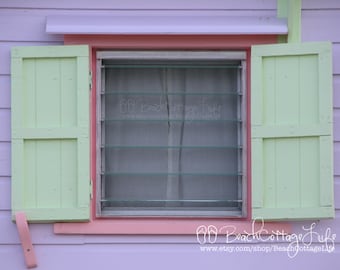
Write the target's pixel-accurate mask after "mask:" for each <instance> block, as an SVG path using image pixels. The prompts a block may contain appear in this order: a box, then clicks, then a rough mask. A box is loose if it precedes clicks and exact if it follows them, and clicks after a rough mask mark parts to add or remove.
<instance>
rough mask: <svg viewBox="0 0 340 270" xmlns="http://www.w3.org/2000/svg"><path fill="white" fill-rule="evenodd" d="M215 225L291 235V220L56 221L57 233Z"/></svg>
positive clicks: (221, 229) (191, 229) (172, 231)
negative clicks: (285, 221)
mask: <svg viewBox="0 0 340 270" xmlns="http://www.w3.org/2000/svg"><path fill="white" fill-rule="evenodd" d="M211 225H212V226H214V228H216V229H217V231H218V233H219V234H222V235H224V234H226V233H228V235H235V234H275V233H280V234H289V233H291V231H292V228H291V224H289V223H281V222H280V223H276V222H268V223H267V222H266V223H264V222H261V221H258V222H257V221H251V220H246V221H242V220H226V219H180V218H152V219H136V218H131V219H126V218H124V219H123V218H116V219H94V220H92V221H90V222H87V223H56V224H54V233H55V234H97V235H100V234H101V235H102V234H125V235H132V234H134V235H195V234H196V231H197V229H198V228H199V227H200V226H206V227H208V226H211Z"/></svg>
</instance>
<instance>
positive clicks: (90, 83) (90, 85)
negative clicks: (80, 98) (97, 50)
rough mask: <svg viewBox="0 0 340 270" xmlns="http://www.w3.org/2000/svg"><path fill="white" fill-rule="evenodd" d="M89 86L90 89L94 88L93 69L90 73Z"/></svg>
mask: <svg viewBox="0 0 340 270" xmlns="http://www.w3.org/2000/svg"><path fill="white" fill-rule="evenodd" d="M89 87H90V91H91V90H92V71H90V73H89Z"/></svg>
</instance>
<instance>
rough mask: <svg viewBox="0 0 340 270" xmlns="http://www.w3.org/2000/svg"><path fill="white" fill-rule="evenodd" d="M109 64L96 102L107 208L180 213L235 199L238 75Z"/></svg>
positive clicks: (230, 70)
mask: <svg viewBox="0 0 340 270" xmlns="http://www.w3.org/2000/svg"><path fill="white" fill-rule="evenodd" d="M109 64H110V63H108V65H107V68H106V69H105V83H104V88H105V89H104V91H105V95H103V99H102V108H103V112H102V115H103V116H102V118H103V120H104V121H103V122H102V123H103V124H102V144H103V145H105V148H103V150H102V151H103V152H102V159H103V171H104V172H105V173H104V177H103V181H102V186H103V199H104V200H106V201H108V202H111V203H109V204H108V205H117V206H131V207H139V206H140V207H144V206H145V207H152V206H154V207H159V208H162V207H163V208H164V207H165V208H166V207H170V208H171V207H182V208H183V207H196V206H197V207H204V206H207V202H209V201H210V202H211V201H215V203H216V201H221V202H222V201H236V200H237V199H239V189H240V186H239V185H240V181H239V176H238V173H239V170H240V167H239V156H240V153H239V151H240V149H238V146H239V144H240V143H239V139H238V136H239V135H240V124H239V123H238V120H239V118H240V114H239V106H240V104H239V101H238V98H239V96H238V95H237V92H238V91H239V89H238V88H239V83H238V81H239V73H238V70H237V69H233V68H209V67H202V68H193V67H186V68H184V67H171V66H168V67H166V66H164V67H162V66H157V67H152V68H151V67H142V66H141V67H138V68H137V67H131V68H126V67H121V68H118V67H115V68H112V67H110V65H109ZM104 115H105V116H104ZM222 204H223V203H222Z"/></svg>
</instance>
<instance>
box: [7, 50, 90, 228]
mask: <svg viewBox="0 0 340 270" xmlns="http://www.w3.org/2000/svg"><path fill="white" fill-rule="evenodd" d="M88 77H89V48H88V46H47V47H15V48H13V49H12V211H13V215H14V214H15V213H16V212H18V211H23V212H25V213H26V216H27V219H28V220H29V221H46V222H48V221H71V220H88V219H89V215H90V196H89V185H90V176H89V167H90V162H89V154H90V153H89V79H88Z"/></svg>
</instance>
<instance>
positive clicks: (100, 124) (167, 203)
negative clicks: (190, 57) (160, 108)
mask: <svg viewBox="0 0 340 270" xmlns="http://www.w3.org/2000/svg"><path fill="white" fill-rule="evenodd" d="M102 60H103V58H100V57H99V59H98V62H97V69H98V71H100V73H99V74H100V75H101V80H98V85H97V89H100V90H99V91H98V94H97V99H98V101H99V103H98V104H99V106H98V108H97V109H98V111H97V112H98V115H99V116H100V117H99V119H98V121H97V135H98V138H100V140H99V141H98V142H97V149H99V151H100V155H97V156H98V160H97V165H98V168H100V171H99V172H98V173H97V177H98V179H101V181H100V183H99V189H98V190H100V191H101V194H100V198H101V199H100V200H99V202H98V204H97V206H98V207H97V211H98V212H99V214H102V213H104V215H111V214H113V213H114V212H116V214H117V213H118V214H119V215H120V214H124V215H125V214H127V215H130V214H131V213H134V214H133V215H149V214H151V215H163V214H164V215H167V214H169V213H170V214H171V213H172V214H171V215H177V214H176V211H183V209H185V207H184V208H183V207H182V209H180V208H179V207H177V208H176V211H168V210H170V208H171V207H175V206H184V205H185V203H187V202H189V201H191V202H198V201H200V202H201V203H204V202H205V203H206V206H207V207H201V209H202V210H203V209H209V211H210V212H211V213H212V214H213V215H216V213H218V214H217V215H227V216H228V215H233V216H235V215H236V216H237V215H240V214H239V213H238V211H236V210H235V209H234V208H235V207H234V208H232V207H231V208H230V209H229V210H228V209H227V208H226V207H222V208H221V209H223V211H216V210H218V209H217V208H218V207H214V206H212V207H209V204H210V205H211V204H212V202H217V203H221V202H223V201H225V202H227V201H228V202H229V203H230V202H233V203H237V207H238V208H240V209H242V211H241V215H242V213H243V212H244V208H245V207H244V197H245V193H246V192H245V188H244V187H245V185H244V184H243V183H244V181H245V179H244V178H245V175H244V169H245V166H244V160H245V157H244V156H245V151H244V150H243V145H244V144H245V136H244V122H243V121H242V120H243V119H244V117H245V108H244V107H245V105H244V97H243V95H244V92H245V91H244V87H245V82H244V77H245V76H244V72H245V61H242V62H241V65H237V66H235V67H236V68H237V69H238V70H239V73H238V74H239V75H238V81H237V82H238V86H237V92H236V93H233V92H222V93H209V92H203V93H192V92H185V91H181V92H171V91H169V90H168V85H166V83H167V82H168V80H167V79H166V80H165V82H166V83H165V84H164V85H163V87H164V92H165V96H166V98H167V104H168V106H169V97H171V96H172V95H181V96H183V99H184V105H185V103H186V102H185V100H186V97H187V96H190V95H211V96H219V95H236V97H237V99H238V101H237V119H236V120H235V119H229V120H227V119H223V120H215V122H235V123H236V124H237V125H238V126H239V128H238V129H237V132H238V142H237V144H238V145H237V146H223V145H214V146H209V145H204V146H202V145H197V146H190V145H183V132H184V123H185V122H186V121H191V122H195V121H197V122H198V123H202V122H204V121H209V120H206V119H186V114H185V111H183V119H171V115H170V110H169V108H168V119H107V120H105V118H106V116H105V96H106V95H112V94H117V95H162V94H163V93H156V92H154V91H149V92H144V93H143V92H142V93H140V92H129V91H127V92H124V91H111V90H109V91H107V92H106V89H105V87H104V86H105V67H106V66H105V65H103V63H102ZM117 67H121V66H120V65H118V66H117ZM143 67H144V66H139V65H132V66H129V68H143ZM163 67H164V66H163ZM176 67H177V66H176ZM240 67H242V68H241V69H240ZM110 68H113V67H112V66H111V65H110ZM169 68H170V69H171V68H174V67H172V66H167V67H166V69H164V70H165V71H164V74H167V73H168V72H169V71H168V70H169ZM213 68H215V67H213ZM165 76H166V75H165ZM183 89H185V88H183ZM184 107H185V106H183V108H184ZM107 121H123V122H126V121H166V122H167V124H168V132H170V130H171V125H172V124H171V123H172V122H179V123H180V125H181V134H180V143H179V145H174V143H173V142H172V138H171V136H170V133H169V136H168V140H170V141H168V145H167V146H164V145H163V146H160V145H127V146H123V145H115V146H114V145H106V144H105V128H106V125H105V122H107ZM211 121H213V120H211ZM108 148H122V149H124V148H129V149H130V148H146V149H154V148H165V149H168V172H167V173H157V172H134V173H133V172H110V171H106V168H105V163H106V161H105V157H106V155H105V153H106V152H105V151H106V149H108ZM174 148H178V149H179V155H180V156H181V155H182V150H183V149H186V148H187V149H190V148H201V149H204V148H209V149H221V148H222V149H223V148H225V149H236V150H237V153H238V154H237V159H238V172H236V173H209V172H206V173H195V172H182V169H181V158H179V164H178V169H177V170H178V172H176V170H175V169H174V168H173V164H172V165H171V162H172V161H171V160H172V155H173V153H172V150H173V149H174ZM108 175H110V176H112V175H123V176H138V175H149V176H159V175H167V177H168V181H167V182H168V185H169V184H170V183H171V182H173V181H172V180H171V179H172V178H173V177H176V178H177V185H175V186H177V187H176V188H175V189H177V194H176V196H175V197H174V196H173V195H174V194H172V193H173V191H168V193H167V196H166V199H162V200H158V201H159V202H164V208H162V209H158V210H157V211H156V212H154V210H151V212H150V211H148V210H146V209H143V207H141V208H140V209H141V211H135V209H134V210H133V211H132V212H131V211H130V212H129V213H125V212H124V211H123V212H122V211H120V210H119V209H118V211H116V210H117V209H111V208H110V207H106V209H104V208H105V207H104V208H103V205H104V206H105V204H106V203H107V202H109V201H112V202H114V201H116V202H121V203H123V202H134V203H136V204H140V205H142V202H147V201H149V202H151V201H157V200H147V199H145V200H140V201H138V200H115V199H109V198H106V194H105V189H106V187H105V186H106V181H107V179H106V178H105V177H106V176H108ZM189 175H190V176H195V175H199V176H209V177H214V176H224V177H230V176H237V178H238V186H239V188H238V195H237V199H236V200H185V199H183V198H181V194H180V191H179V188H178V186H179V185H180V184H181V183H182V181H183V180H182V179H181V178H182V177H183V176H189ZM167 190H169V189H168V188H167ZM215 206H216V205H215ZM134 207H136V205H135V206H134ZM123 208H124V207H123ZM125 208H126V207H125ZM108 209H111V210H109V211H108ZM163 209H165V210H166V212H164V211H163ZM158 211H159V212H158ZM185 211H186V212H187V213H191V214H193V213H196V214H194V215H199V216H200V215H202V216H206V215H209V211H207V212H206V211H204V213H203V212H202V213H201V212H200V211H199V210H198V211H196V210H195V209H191V208H190V207H189V209H186V210H185ZM152 213H153V214H152ZM235 213H236V214H235ZM178 214H179V215H182V214H180V212H179V213H178Z"/></svg>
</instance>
